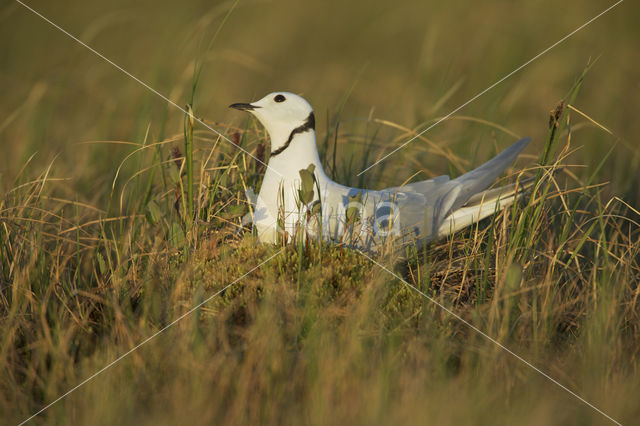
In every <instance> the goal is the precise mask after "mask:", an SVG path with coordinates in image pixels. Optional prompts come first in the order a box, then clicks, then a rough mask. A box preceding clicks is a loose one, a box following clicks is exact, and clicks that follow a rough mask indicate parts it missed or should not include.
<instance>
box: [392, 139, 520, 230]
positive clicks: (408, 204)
mask: <svg viewBox="0 0 640 426" xmlns="http://www.w3.org/2000/svg"><path fill="white" fill-rule="evenodd" d="M529 141H530V139H529V138H523V139H520V140H519V141H517V142H515V143H514V144H513V145H511V146H510V147H509V148H507V149H505V150H504V151H502V152H501V153H500V154H498V155H497V156H495V157H494V158H492V159H491V160H489V161H487V162H486V163H484V164H483V165H481V166H480V167H478V168H476V169H474V170H472V171H470V172H468V173H465V174H464V175H462V176H460V177H458V178H456V179H453V180H450V179H449V177H448V176H438V177H436V178H434V179H429V180H425V181H421V182H415V183H410V184H407V185H404V186H402V187H395V188H388V189H386V190H384V191H385V192H386V191H389V192H395V193H398V194H399V193H403V192H405V193H407V192H408V193H412V192H413V193H418V194H421V195H422V196H423V197H424V198H423V199H422V200H423V202H422V204H420V203H418V202H416V201H417V200H416V199H415V198H414V197H406V198H405V200H402V202H398V204H399V207H400V211H401V222H402V224H403V227H406V228H407V229H408V230H409V231H410V232H412V233H415V234H416V236H418V235H422V236H426V237H430V236H432V235H433V234H434V233H435V232H436V231H437V229H438V227H439V226H440V224H441V223H442V221H443V220H444V219H445V218H446V217H447V216H448V215H449V214H451V212H452V211H455V210H457V209H459V208H460V207H462V206H463V205H465V204H466V203H467V201H468V200H469V199H470V198H471V197H472V196H474V195H475V194H477V193H479V192H481V191H483V190H485V189H487V188H488V187H489V186H490V185H491V184H492V183H493V181H495V180H496V179H497V178H498V176H500V175H501V174H502V172H504V170H505V169H506V168H507V167H509V165H510V164H511V163H513V161H514V160H515V159H516V157H517V156H518V155H519V154H520V153H521V152H522V150H523V149H524V148H525V147H526V146H527V144H528V143H529Z"/></svg>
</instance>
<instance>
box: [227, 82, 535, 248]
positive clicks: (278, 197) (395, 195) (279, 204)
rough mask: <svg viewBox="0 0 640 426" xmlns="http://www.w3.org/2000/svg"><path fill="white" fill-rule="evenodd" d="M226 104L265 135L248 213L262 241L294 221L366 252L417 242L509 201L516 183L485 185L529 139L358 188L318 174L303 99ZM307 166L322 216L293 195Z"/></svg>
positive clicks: (280, 96) (282, 95)
mask: <svg viewBox="0 0 640 426" xmlns="http://www.w3.org/2000/svg"><path fill="white" fill-rule="evenodd" d="M232 107H234V108H237V109H241V110H247V111H249V112H251V113H252V114H253V115H254V116H255V117H256V118H257V119H258V120H259V121H260V122H261V123H262V125H263V126H264V127H265V128H266V130H267V132H268V133H269V137H270V140H271V153H272V155H271V157H270V159H269V163H268V167H267V170H266V173H265V176H264V179H263V182H262V187H261V189H260V193H259V194H258V198H257V202H256V205H255V213H254V218H253V223H254V226H255V227H256V229H257V231H258V237H259V239H260V240H261V241H263V242H276V240H277V235H278V234H279V233H287V234H288V235H292V234H293V233H294V232H296V230H298V229H301V228H300V226H302V227H303V228H304V229H306V230H307V232H309V233H322V237H323V238H324V239H326V240H330V241H335V242H341V243H347V244H350V245H353V246H356V247H358V248H361V249H365V250H369V251H376V250H378V249H379V248H380V246H381V245H382V244H385V243H386V242H388V241H389V240H390V239H392V240H394V241H397V240H400V241H402V242H408V241H416V242H418V243H424V242H426V241H430V240H433V239H434V238H438V237H442V236H446V235H449V234H450V233H452V232H455V231H457V230H459V229H462V228H464V227H466V226H469V225H470V224H472V223H474V222H476V221H478V220H480V219H483V218H485V217H487V216H489V215H491V214H493V213H495V212H496V211H499V210H501V209H503V208H505V207H506V206H508V205H510V204H512V203H513V201H514V200H515V199H516V197H517V194H516V193H515V190H516V188H515V187H513V186H512V187H505V190H504V191H500V190H496V189H493V190H491V191H486V189H487V188H488V187H489V186H490V185H491V183H492V182H493V181H494V180H495V179H496V178H497V177H498V176H499V175H500V174H502V172H503V171H504V170H505V169H506V168H507V167H508V166H509V165H510V164H511V163H512V162H513V161H514V160H515V158H516V157H517V156H518V155H519V154H520V152H521V151H522V150H523V149H524V148H525V146H526V145H527V144H528V142H529V139H528V138H525V139H520V140H519V141H517V142H515V143H514V144H513V145H511V146H510V147H509V148H507V149H506V150H504V151H503V152H501V153H500V154H499V155H497V156H496V157H494V158H493V159H491V160H490V161H488V162H487V163H485V164H483V165H482V166H480V167H478V168H477V169H475V170H472V171H470V172H469V173H466V174H464V175H462V176H460V177H458V178H456V179H453V180H450V179H449V177H448V176H440V177H437V178H434V179H429V180H425V181H421V182H414V183H410V184H407V185H404V186H402V187H393V188H388V189H384V190H380V191H372V190H361V189H357V188H350V187H347V186H344V185H340V184H338V183H337V182H334V181H333V180H331V179H330V178H329V177H328V176H327V175H326V174H325V172H324V170H323V168H322V163H321V162H320V158H319V156H318V150H317V146H316V135H315V129H314V123H315V120H314V116H313V109H312V107H311V105H310V104H309V103H308V102H307V101H306V100H305V99H303V98H302V97H300V96H298V95H295V94H293V93H288V92H275V93H271V94H269V95H267V96H265V97H264V98H262V99H260V100H259V101H257V102H254V103H251V104H234V105H232ZM310 164H312V165H313V166H314V167H315V169H314V175H315V179H316V187H315V191H314V193H315V194H314V199H316V200H318V199H319V201H320V203H321V215H314V216H312V215H310V214H309V213H308V212H307V210H308V209H309V208H310V205H309V204H310V203H309V204H307V205H304V204H303V203H301V201H300V195H299V189H300V188H301V178H300V170H301V169H305V168H307V167H308V166H309V165H310ZM318 190H319V191H318ZM350 208H351V209H350ZM347 211H350V212H352V213H353V212H354V211H357V212H358V213H357V215H356V216H357V218H358V219H357V221H353V220H351V221H347V214H346V213H347ZM350 217H353V216H350ZM301 224H302V225H301Z"/></svg>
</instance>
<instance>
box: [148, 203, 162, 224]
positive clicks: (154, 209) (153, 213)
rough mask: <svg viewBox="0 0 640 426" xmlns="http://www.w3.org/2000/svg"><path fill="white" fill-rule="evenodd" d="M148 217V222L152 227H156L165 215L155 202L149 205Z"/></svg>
mask: <svg viewBox="0 0 640 426" xmlns="http://www.w3.org/2000/svg"><path fill="white" fill-rule="evenodd" d="M146 216H147V220H148V221H149V223H150V224H152V225H155V224H156V223H158V222H159V221H160V219H162V216H163V214H162V210H160V206H158V203H156V202H155V201H153V200H151V201H149V203H147V214H146Z"/></svg>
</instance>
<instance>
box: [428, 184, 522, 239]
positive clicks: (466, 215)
mask: <svg viewBox="0 0 640 426" xmlns="http://www.w3.org/2000/svg"><path fill="white" fill-rule="evenodd" d="M532 185H533V179H528V180H526V181H521V182H516V183H513V184H510V185H506V186H503V187H500V188H494V189H489V190H486V191H483V192H480V193H478V194H476V195H474V196H473V197H471V198H470V199H469V201H467V203H466V204H465V205H463V206H462V207H460V208H459V209H457V210H455V211H453V212H452V213H451V214H450V215H449V216H448V217H447V218H446V219H445V220H444V222H443V223H442V225H441V226H440V228H439V229H438V237H445V236H447V235H450V234H453V233H454V232H457V231H459V230H461V229H463V228H466V227H467V226H469V225H471V224H473V223H476V222H478V221H480V220H482V219H484V218H486V217H489V216H491V215H492V214H494V213H497V212H499V211H502V210H503V209H505V208H507V207H509V206H510V205H512V204H513V203H514V202H515V201H516V200H517V199H518V198H520V197H522V196H524V195H525V194H526V192H527V190H528V189H529V188H531V186H532Z"/></svg>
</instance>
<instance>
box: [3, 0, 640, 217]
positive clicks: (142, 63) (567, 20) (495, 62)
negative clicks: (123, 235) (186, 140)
mask: <svg viewBox="0 0 640 426" xmlns="http://www.w3.org/2000/svg"><path fill="white" fill-rule="evenodd" d="M27 4H28V5H30V6H31V7H33V8H34V9H36V10H38V11H39V12H40V13H42V14H43V15H44V16H46V17H48V18H49V19H51V20H52V21H53V22H55V23H56V24H58V25H60V26H61V27H62V28H65V29H66V30H68V31H69V32H70V33H72V34H74V35H76V36H77V37H78V38H80V39H81V40H83V41H84V42H86V43H88V44H89V45H91V46H92V47H94V48H95V49H96V50H97V51H99V52H101V53H103V54H104V55H105V56H106V57H108V58H110V59H112V60H113V61H114V62H115V63H117V64H118V65H120V66H122V67H123V68H124V69H126V70H127V71H129V72H131V73H132V74H133V75H135V76H137V77H139V78H140V79H142V80H143V81H145V82H146V83H148V84H149V85H151V86H152V87H154V88H156V89H157V90H158V91H159V92H161V93H163V94H165V95H166V96H168V97H170V99H171V100H173V101H174V102H176V103H177V104H178V105H185V104H186V103H188V102H190V99H191V91H192V83H193V69H194V64H196V63H198V62H200V63H202V73H201V78H200V80H199V83H198V85H197V87H196V90H195V95H194V99H193V107H194V110H195V113H196V115H197V116H199V117H203V118H205V119H207V120H210V121H212V122H214V123H224V124H225V125H226V124H233V125H237V126H244V125H246V123H247V120H248V118H247V116H245V115H242V114H240V113H238V112H237V111H233V110H229V109H228V108H227V106H228V105H229V104H231V103H233V102H242V101H251V100H255V99H258V98H261V97H262V96H264V95H265V94H266V93H269V92H272V91H276V90H287V91H293V92H297V93H300V94H302V95H304V96H305V97H306V98H307V99H308V100H309V101H310V102H311V103H312V105H313V106H314V107H315V109H316V116H317V122H318V134H319V144H320V151H321V153H322V154H323V155H329V154H330V153H331V150H330V147H329V146H327V144H329V143H330V142H331V138H332V137H333V136H332V135H333V133H334V131H335V128H336V125H337V124H338V123H339V126H338V134H339V139H340V142H339V144H338V147H337V163H338V165H337V166H336V167H335V168H334V169H333V170H329V172H330V174H333V175H334V176H335V177H336V178H337V179H339V180H342V181H345V180H347V181H349V180H351V178H350V177H349V174H353V173H354V172H357V171H359V170H361V169H362V168H363V166H364V165H365V164H371V162H372V161H373V160H374V159H375V158H380V157H381V156H382V155H383V154H384V153H386V152H389V151H390V150H391V149H392V148H393V147H395V146H397V145H398V144H399V143H402V142H403V141H404V140H406V139H407V136H406V134H403V133H402V132H399V131H398V130H397V129H394V128H393V127H392V126H388V125H382V124H380V123H377V124H376V123H372V122H371V119H380V120H385V121H387V122H389V123H395V124H396V125H399V126H403V127H406V128H417V127H418V126H420V125H421V124H422V125H423V127H424V123H427V124H428V123H430V122H432V121H430V120H435V119H437V118H439V117H442V116H444V115H446V114H448V113H449V112H450V111H452V110H453V109H455V108H456V107H458V106H459V105H461V104H462V103H464V102H466V101H467V100H468V99H470V98H471V97H473V96H475V95H476V94H477V93H479V92H481V91H482V90H484V89H485V88H487V87H488V86H490V85H491V84H493V83H494V82H496V81H497V80H499V79H500V78H502V77H503V76H505V75H506V74H508V73H510V72H511V71H512V70H514V69H515V68H516V67H518V66H520V65H521V64H522V63H524V62H525V61H527V60H529V59H530V58H532V57H533V56H535V55H536V54H537V53H539V52H541V51H542V50H544V49H546V48H547V47H548V46H550V45H551V44H553V43H555V42H556V41H558V40H559V39H560V38H562V37H563V36H565V35H566V34H568V33H570V32H571V31H573V30H574V29H576V28H577V27H579V26H580V25H582V24H584V23H585V22H586V21H587V20H589V19H591V18H592V17H594V16H595V15H597V14H598V13H600V12H601V11H602V10H604V9H605V8H607V7H608V6H610V5H611V4H613V2H611V1H599V0H598V1H595V0H591V1H568V2H558V1H547V0H540V1H535V2H516V1H486V2H482V4H481V5H480V4H478V3H477V2H473V1H470V0H455V1H449V2H441V1H404V2H388V1H380V0H374V1H371V0H369V1H350V2H343V1H322V2H299V1H286V0H283V1H240V2H238V4H237V6H236V7H235V9H234V10H233V12H232V13H231V14H230V15H229V17H228V19H227V20H226V22H224V25H222V23H223V21H224V17H225V15H226V14H227V13H228V12H229V10H230V9H231V8H232V7H233V5H234V2H229V1H223V2H220V1H189V2H184V4H180V5H178V4H176V3H175V2H170V1H136V2H130V1H108V2H83V1H73V0H71V1H65V2H50V1H41V0H30V1H28V2H27ZM639 11H640V6H639V5H638V4H637V3H636V2H631V1H628V2H624V3H622V4H620V5H619V6H618V7H616V8H614V9H613V10H612V11H610V12H609V13H607V14H606V15H605V16H603V17H601V18H600V19H598V20H597V21H595V22H594V23H592V24H591V25H589V26H588V27H586V28H584V29H583V30H582V31H580V32H578V33H577V34H575V35H574V36H572V37H571V38H570V39H568V40H566V41H565V42H563V43H562V44H560V45H559V46H557V47H555V48H554V49H553V50H551V51H550V52H548V53H547V54H545V55H544V56H542V57H541V58H540V59H538V60H537V61H535V62H534V63H532V64H530V65H529V66H527V67H526V68H524V69H523V70H522V71H520V72H518V73H517V74H515V75H514V76H513V77H511V78H509V79H508V80H506V81H504V82H503V83H501V84H500V85H499V86H498V87H496V88H495V89H493V90H492V91H490V92H489V93H487V94H485V95H483V96H482V97H480V98H479V99H477V100H476V101H474V102H473V103H472V104H470V105H468V106H467V107H465V108H464V109H462V110H461V111H460V112H459V113H458V115H460V116H465V117H471V118H473V120H475V121H470V120H469V119H464V120H461V119H451V120H447V121H445V122H443V123H441V124H439V125H438V126H437V127H435V128H434V129H432V130H430V131H429V132H428V133H427V134H426V135H425V136H426V137H428V138H429V139H430V140H432V141H433V143H434V144H435V145H436V146H439V147H446V148H447V149H450V150H451V152H454V153H455V154H456V155H458V156H459V157H460V158H462V159H464V160H463V161H462V162H461V163H460V167H458V168H456V167H453V166H452V165H451V164H448V161H443V157H442V155H441V154H439V153H438V151H437V150H434V149H433V148H432V147H431V148H430V147H429V146H428V144H426V143H425V142H424V141H415V142H414V143H413V144H411V145H410V146H408V147H407V148H406V149H404V150H402V151H401V152H400V153H398V154H397V155H395V156H393V157H392V158H391V159H389V160H388V161H386V162H385V163H382V164H381V168H380V170H378V171H377V172H375V170H372V172H370V178H369V179H368V180H367V181H365V182H364V185H366V186H370V187H379V186H382V185H385V184H386V185H390V184H394V185H396V184H399V183H401V181H402V180H404V179H406V178H409V177H411V176H412V175H413V174H414V173H415V172H422V173H423V174H424V175H425V176H434V175H438V174H442V173H452V174H457V173H460V172H461V168H462V169H468V168H470V167H472V166H474V165H477V163H479V162H480V161H481V160H484V159H486V158H488V157H489V156H491V155H493V154H494V153H495V152H496V151H497V150H500V149H503V148H505V147H506V146H508V145H509V144H510V143H511V142H513V141H514V140H515V136H530V137H532V139H533V143H532V144H531V145H530V147H529V148H528V149H527V151H526V153H527V154H528V157H525V159H524V160H521V163H520V164H527V163H528V164H532V162H534V161H535V159H537V158H538V157H539V155H540V152H541V150H542V148H543V146H544V142H545V140H546V137H547V134H548V123H549V112H550V111H551V110H552V109H554V108H555V107H556V105H557V104H558V102H559V101H560V100H561V99H562V98H563V97H564V96H565V95H566V94H567V92H568V91H569V89H570V88H571V86H572V84H573V83H574V81H575V80H576V79H577V77H578V76H579V75H580V74H581V73H582V71H583V70H584V69H585V67H586V66H587V65H588V64H589V63H591V62H593V61H594V60H596V59H597V62H596V63H595V65H594V66H593V68H592V69H591V70H590V72H589V73H588V75H587V77H586V80H585V83H584V85H583V87H582V89H581V91H580V93H579V96H578V98H577V100H576V102H575V105H574V106H575V107H576V108H578V109H580V110H581V111H583V112H584V113H585V114H587V115H588V116H589V117H591V118H592V119H593V120H595V121H597V122H598V123H600V124H602V125H603V126H606V127H607V128H608V129H610V130H611V132H612V133H613V135H609V134H607V133H606V132H604V131H603V130H601V129H599V128H598V127H597V126H596V125H594V124H593V123H590V122H589V121H588V120H587V119H585V118H584V117H581V116H580V115H578V114H576V113H573V114H572V124H573V129H572V130H573V132H574V134H573V135H572V147H573V148H577V149H578V150H577V151H576V152H575V153H574V154H573V155H572V156H571V157H570V160H568V163H571V164H576V165H584V166H585V167H581V168H578V167H577V168H574V169H572V171H573V173H575V174H576V175H577V176H579V177H584V176H587V175H588V174H589V171H590V169H593V168H595V167H596V166H597V164H598V163H599V162H600V161H601V160H602V158H603V157H604V155H605V154H606V153H607V152H608V151H609V150H610V149H611V148H612V147H613V145H614V143H615V142H616V141H617V140H620V141H619V143H618V144H617V146H616V147H615V149H614V151H613V153H612V155H611V157H610V158H609V160H608V162H607V163H606V165H605V166H604V167H603V169H602V171H601V173H600V175H599V181H601V182H606V181H611V182H612V183H611V185H609V187H608V189H607V190H606V191H608V193H609V194H610V195H614V194H616V195H620V196H623V197H625V198H626V199H627V200H628V201H629V202H631V203H632V205H635V206H636V207H640V201H639V199H640V193H639V191H640V190H639V189H638V185H636V182H637V180H638V179H637V178H638V177H639V176H638V174H639V173H640V172H639V171H638V170H639V167H638V166H639V164H640V162H639V155H640V147H639V145H638V135H640V120H638V119H637V116H638V111H639V107H640V96H639V95H640V78H639V76H640V73H639V71H640V49H639V46H638V41H639V39H638V32H637V19H638V17H640V14H639V13H638V12H639ZM0 22H1V23H2V25H0V55H1V56H0V76H1V78H0V87H1V91H2V97H1V99H0V143H1V144H2V147H3V155H2V156H1V157H0V179H1V180H2V181H3V183H2V187H3V189H7V188H10V187H11V186H12V185H13V183H14V178H15V176H16V175H17V173H18V172H19V171H20V169H21V168H22V167H23V165H24V164H25V163H26V162H27V160H28V159H29V158H30V157H31V156H32V155H33V154H34V153H36V152H37V155H36V156H35V157H34V159H33V161H32V163H31V165H30V167H34V170H39V171H41V170H42V168H43V167H46V166H47V165H48V164H50V163H51V161H52V160H53V159H54V158H56V160H55V162H54V169H53V170H55V171H56V175H57V176H59V177H65V178H70V179H71V180H70V181H69V183H70V185H71V186H70V188H69V190H70V191H72V192H73V191H75V193H76V194H78V193H79V194H80V196H81V197H85V198H87V199H88V200H91V201H93V202H98V203H99V202H100V200H98V199H95V198H96V197H98V198H99V197H101V196H103V195H104V194H108V192H109V190H110V184H111V181H112V180H113V177H114V174H115V171H116V168H117V166H118V165H119V164H120V162H121V161H122V159H123V158H124V157H125V156H126V155H127V154H128V153H129V152H131V151H132V150H133V148H132V147H131V146H128V145H114V144H82V142H88V141H132V142H136V143H141V142H142V141H143V140H144V139H145V135H147V141H150V140H158V139H162V138H166V137H169V136H171V135H174V134H175V135H180V134H181V133H182V120H183V114H182V112H181V111H179V110H178V109H176V108H174V107H171V106H168V105H167V103H166V102H165V101H164V100H163V99H161V98H160V97H158V96H157V95H155V94H153V93H151V92H150V91H148V90H147V89H145V88H144V87H142V86H141V85H140V84H138V83H137V82H135V81H134V80H132V79H131V78H129V77H127V76H126V75H124V74H123V73H122V72H120V71H118V70H117V69H116V68H114V67H113V66H112V65H110V64H108V63H106V62H105V61H104V60H102V59H100V58H98V57H97V56H96V55H94V54H93V53H91V52H90V51H89V50H87V49H86V48H84V47H82V46H80V45H79V44H78V43H76V42H75V41H73V40H71V39H70V38H69V37H67V36H66V35H64V34H62V33H61V32H60V31H58V30H56V29H55V28H53V27H52V26H51V25H50V24H48V23H46V22H45V21H43V20H42V19H41V18H40V17H38V16H36V15H34V14H33V13H32V12H30V11H28V10H27V9H25V8H24V7H22V6H21V5H20V4H18V3H15V2H12V1H4V2H2V6H1V7H0ZM218 29H219V34H218V36H217V38H216V39H215V40H214V42H213V44H212V45H211V48H208V44H209V41H210V40H211V39H212V37H213V35H214V34H215V33H216V31H218ZM479 121H480V122H479ZM498 126H501V127H504V128H505V129H507V130H508V131H509V132H511V133H510V134H509V133H507V132H505V131H502V130H500V129H499V128H498ZM219 128H220V129H221V130H225V128H224V126H220V127H219ZM363 141H364V142H365V143H368V144H369V145H368V146H369V147H371V149H372V151H371V152H370V153H369V155H368V157H367V158H366V159H363V158H361V157H362V152H363V151H362V149H361V147H359V145H358V144H359V143H362V142H363ZM178 143H182V142H180V141H178ZM199 143H201V144H210V143H211V142H210V141H209V142H206V141H205V142H203V141H200V142H199ZM331 155H332V154H331ZM341 164H342V165H344V164H348V166H340V165H341ZM398 166H400V167H398ZM38 167H39V168H38ZM341 167H342V168H341ZM340 170H342V171H343V172H342V173H340ZM382 170H385V171H386V172H387V173H386V174H381V172H382ZM374 172H375V173H374ZM381 179H384V180H385V182H382V181H381ZM390 179H393V182H390V181H389V180H390ZM345 183H354V182H353V181H351V182H345ZM355 183H362V182H355ZM101 188H103V189H104V191H102V190H101ZM92 198H93V199H92Z"/></svg>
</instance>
